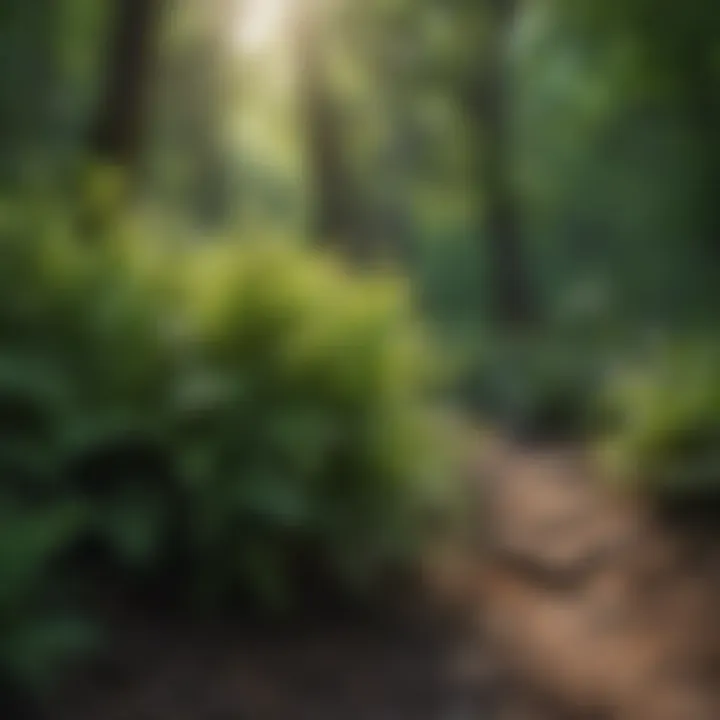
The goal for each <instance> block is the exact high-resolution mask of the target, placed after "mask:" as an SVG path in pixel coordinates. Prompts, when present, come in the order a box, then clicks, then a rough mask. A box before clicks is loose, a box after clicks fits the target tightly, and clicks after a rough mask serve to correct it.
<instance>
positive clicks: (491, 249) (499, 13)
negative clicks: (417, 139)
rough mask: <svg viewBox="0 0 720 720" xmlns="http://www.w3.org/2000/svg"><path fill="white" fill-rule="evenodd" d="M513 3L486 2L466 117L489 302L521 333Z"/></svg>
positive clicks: (524, 274) (531, 302)
mask: <svg viewBox="0 0 720 720" xmlns="http://www.w3.org/2000/svg"><path fill="white" fill-rule="evenodd" d="M516 6H517V0H485V8H486V13H487V17H488V19H489V24H490V32H489V33H488V37H487V41H486V43H485V44H484V47H483V56H482V57H481V59H480V60H479V62H478V73H477V75H475V77H474V78H472V80H471V85H470V88H469V98H468V99H469V103H468V106H469V114H470V116H471V121H472V122H473V123H474V125H475V127H476V129H477V133H478V136H479V138H480V142H481V143H482V145H481V148H480V153H479V155H480V162H479V167H478V182H479V184H480V187H481V192H482V196H483V203H482V207H483V223H482V227H483V230H484V233H483V234H484V236H485V243H486V252H487V264H488V271H489V272H488V277H489V280H488V282H489V286H490V289H491V297H490V303H491V308H492V316H493V318H494V320H495V321H496V322H497V323H498V324H499V325H500V326H501V327H504V328H510V327H513V328H518V329H519V328H524V327H528V326H529V325H531V324H532V323H533V321H534V320H535V318H536V315H537V306H536V302H535V297H534V295H535V293H534V291H533V288H532V281H531V277H530V275H531V273H530V270H529V267H528V259H527V255H526V251H525V248H524V245H523V238H522V228H521V217H522V216H521V209H520V207H519V204H518V199H517V196H516V192H515V188H514V186H513V181H512V178H511V168H512V152H513V146H512V145H513V144H512V120H513V117H512V102H511V97H510V89H511V87H510V80H509V78H510V75H509V69H508V67H507V48H508V43H509V39H510V35H511V32H512V29H513V24H514V20H515V10H516Z"/></svg>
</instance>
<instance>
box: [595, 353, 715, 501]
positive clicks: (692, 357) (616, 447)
mask: <svg viewBox="0 0 720 720" xmlns="http://www.w3.org/2000/svg"><path fill="white" fill-rule="evenodd" d="M719 361H720V348H719V347H718V346H717V345H713V344H712V343H709V342H708V340H707V339H705V340H701V341H698V340H695V341H684V342H675V343H672V344H669V345H667V346H666V347H664V348H661V349H660V350H659V351H656V352H655V353H654V355H653V356H652V357H650V358H648V357H644V358H642V359H641V362H640V363H636V364H634V365H632V366H630V367H629V368H625V369H624V370H623V371H622V372H618V375H617V377H616V378H615V380H614V381H613V382H612V383H610V386H609V389H608V392H607V397H606V402H607V406H608V408H609V410H610V412H612V414H613V416H614V417H615V421H616V429H615V431H614V432H613V433H612V434H611V435H610V436H609V437H608V438H607V439H606V440H605V442H604V444H603V457H604V458H605V460H606V461H607V463H608V465H609V467H610V468H611V469H612V470H613V472H614V473H615V475H616V477H618V478H619V479H621V480H623V479H624V480H625V481H627V482H634V483H637V484H638V485H639V486H640V487H642V488H646V489H648V490H649V491H651V492H652V493H654V494H657V495H659V496H667V497H669V498H672V497H683V496H697V497H702V496H706V497H710V496H711V495H714V494H716V493H717V491H718V489H720V485H719V483H720V454H719V450H720V362H719Z"/></svg>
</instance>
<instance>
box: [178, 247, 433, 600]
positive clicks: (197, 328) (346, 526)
mask: <svg viewBox="0 0 720 720" xmlns="http://www.w3.org/2000/svg"><path fill="white" fill-rule="evenodd" d="M187 260H188V261H187V264H186V266H185V272H184V273H183V274H182V276H183V280H184V283H183V292H182V302H181V305H182V313H181V315H182V318H183V322H184V323H185V332H186V333H187V336H188V337H189V338H191V339H192V345H193V347H194V353H193V355H194V356H193V358H192V364H193V365H194V366H195V367H196V368H198V369H200V372H201V373H202V372H204V373H205V376H204V379H205V381H206V382H205V383H204V387H203V383H202V381H203V376H202V374H199V373H198V372H196V373H190V374H189V375H188V376H187V378H186V380H188V381H190V380H192V381H194V382H195V383H196V390H195V393H196V397H195V398H194V399H193V402H192V403H191V404H190V405H189V406H187V409H186V411H185V412H184V414H183V418H184V419H183V422H182V423H181V424H180V425H179V427H178V433H179V436H178V439H177V443H176V446H177V447H178V448H179V449H180V457H181V460H182V464H183V467H184V468H185V469H186V472H187V477H188V478H189V487H190V492H191V495H192V497H193V500H192V504H193V506H194V508H195V517H194V518H193V520H194V531H193V538H194V542H195V544H196V550H197V551H198V552H199V553H200V554H201V555H202V556H205V557H206V560H205V562H204V563H203V565H204V566H205V567H206V568H207V569H208V571H210V572H214V573H215V581H218V582H220V583H221V584H222V583H225V582H232V581H234V580H237V579H243V578H244V579H245V580H246V581H247V579H248V578H249V579H250V581H251V582H250V584H251V585H252V586H256V587H258V588H261V587H264V588H267V592H278V591H280V588H281V587H283V585H285V581H286V580H287V577H288V573H287V569H286V568H287V565H288V563H292V561H293V555H292V552H291V549H292V546H293V545H294V546H295V547H298V546H303V545H304V546H311V547H312V548H313V549H314V550H313V554H314V556H315V557H316V559H317V561H318V562H319V563H320V564H327V565H328V569H329V571H330V572H331V573H332V574H333V575H334V576H336V577H343V578H345V579H353V580H358V579H359V578H360V577H361V575H362V574H363V573H364V572H365V571H368V570H369V569H371V568H373V567H375V566H376V564H377V563H378V562H379V561H381V560H386V559H387V558H388V557H390V556H392V555H393V554H396V553H397V552H398V551H402V550H404V549H405V548H404V545H406V544H407V543H408V542H411V541H412V540H413V538H414V537H415V531H416V530H417V529H418V528H417V527H415V524H416V522H417V520H418V518H419V517H420V515H419V514H418V512H417V511H418V507H417V504H418V502H419V501H420V500H422V499H424V494H425V493H427V491H428V490H429V487H428V486H427V485H425V486H424V485H423V478H425V477H427V476H428V475H429V476H430V478H432V477H433V473H434V471H435V468H434V466H433V462H434V458H433V455H432V451H431V448H432V445H433V443H432V441H431V438H430V437H429V431H430V428H429V425H428V421H429V417H428V413H427V407H428V401H429V400H430V397H429V395H428V392H429V391H430V390H431V389H432V387H433V383H434V377H433V375H434V372H435V370H436V367H435V366H436V362H435V359H434V358H433V354H432V351H431V349H430V347H429V345H428V344H427V343H426V342H425V339H424V338H423V335H422V333H421V332H420V329H419V327H417V325H416V320H415V319H414V317H413V315H412V310H411V304H410V302H409V296H408V292H407V289H406V288H403V287H402V285H401V284H400V283H399V282H397V281H394V280H390V279H387V278H378V277H375V278H366V279H362V280H361V279H357V278H351V277H350V276H349V275H348V274H347V273H346V272H344V271H343V270H342V269H341V268H340V267H339V266H336V265H334V264H333V263H332V262H331V261H330V260H327V259H322V258H319V257H314V256H312V255H309V254H307V252H306V251H302V250H298V249H291V248H288V247H286V246H282V245H272V244H271V245H265V246H254V247H248V248H245V249H243V251H242V252H238V251H237V249H236V248H232V247H222V246H220V247H215V248H209V249H206V250H204V251H202V252H197V251H196V252H193V253H191V254H190V256H189V257H188V259H187ZM185 390H186V391H187V393H192V391H193V388H190V387H186V388H185ZM190 399H192V398H188V400H190ZM428 450H430V452H428ZM228 564H229V565H230V566H231V567H227V565H228ZM233 576H236V577H233ZM285 590H287V587H285Z"/></svg>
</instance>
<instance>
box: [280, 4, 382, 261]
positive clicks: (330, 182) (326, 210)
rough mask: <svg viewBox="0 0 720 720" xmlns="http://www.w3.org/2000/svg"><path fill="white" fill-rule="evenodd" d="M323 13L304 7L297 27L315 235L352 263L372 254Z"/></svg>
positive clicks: (296, 18)
mask: <svg viewBox="0 0 720 720" xmlns="http://www.w3.org/2000/svg"><path fill="white" fill-rule="evenodd" d="M319 9H320V5H319V4H318V3H317V2H308V3H303V5H302V8H299V9H298V12H297V13H296V15H295V23H294V25H295V43H296V52H297V58H298V63H297V66H298V95H299V102H300V106H301V118H302V122H303V130H304V132H305V139H306V148H307V151H306V155H307V164H308V171H309V175H310V181H311V182H312V184H313V201H314V202H313V210H312V213H311V223H310V224H311V231H312V234H313V236H314V237H316V238H317V240H318V241H319V243H320V244H322V245H324V246H327V247H330V248H333V249H336V250H338V251H340V252H341V253H342V254H343V255H345V256H346V257H347V258H349V259H350V260H351V261H354V262H365V261H367V260H369V259H370V256H371V255H372V252H371V248H369V247H368V245H367V244H366V243H365V242H364V238H362V237H361V233H360V232H359V227H360V210H359V207H358V195H357V192H358V190H357V188H356V187H355V185H354V182H353V179H352V173H351V170H350V168H349V165H348V158H347V154H346V152H345V139H344V138H343V137H342V132H341V122H340V117H339V114H338V107H337V105H336V104H335V102H334V98H333V95H332V91H331V87H330V84H329V81H328V75H327V64H326V62H325V57H324V54H323V52H322V48H323V42H322V35H323V25H322V14H321V13H320V12H319Z"/></svg>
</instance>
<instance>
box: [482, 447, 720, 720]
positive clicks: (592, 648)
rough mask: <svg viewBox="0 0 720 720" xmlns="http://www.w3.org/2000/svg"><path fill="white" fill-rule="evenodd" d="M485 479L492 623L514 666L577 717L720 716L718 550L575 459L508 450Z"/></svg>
mask: <svg viewBox="0 0 720 720" xmlns="http://www.w3.org/2000/svg"><path fill="white" fill-rule="evenodd" d="M479 476H480V479H481V483H482V485H481V495H482V498H483V502H484V503H485V505H484V513H483V515H484V518H485V532H484V535H485V537H484V544H485V548H486V564H485V568H486V572H485V580H484V583H483V585H482V590H483V592H482V598H483V602H482V608H483V610H482V617H481V620H482V624H483V626H484V628H485V631H486V633H487V634H488V635H489V637H491V638H492V640H493V644H494V646H495V647H496V648H497V649H498V652H500V653H501V654H502V657H503V659H504V661H505V663H506V665H507V667H508V668H511V669H512V671H513V672H514V673H515V674H516V675H517V676H518V677H520V678H522V680H523V682H526V683H527V684H529V685H530V686H532V687H534V688H535V689H536V690H537V691H538V692H540V693H542V694H547V695H550V696H552V697H553V698H555V699H556V700H558V701H560V702H561V704H563V705H564V706H565V707H567V708H568V709H570V710H572V711H575V712H576V713H577V717H588V718H608V719H610V718H612V720H717V719H718V718H720V702H719V700H720V698H719V697H718V690H719V688H720V685H719V683H718V681H719V680H720V675H719V674H718V669H719V668H720V665H719V663H718V660H719V657H718V656H719V654H720V642H719V640H720V634H719V633H718V625H719V623H718V617H717V611H718V609H720V604H718V600H719V599H720V593H719V592H718V590H719V589H720V552H718V549H719V548H718V544H717V542H715V541H714V540H709V539H708V538H701V539H700V540H698V541H695V540H694V539H693V538H692V537H690V535H689V534H688V533H687V530H686V531H685V532H684V533H681V534H673V533H671V532H670V531H669V530H668V529H667V528H661V527H659V526H658V524H657V523H654V522H653V521H652V520H651V519H650V518H649V517H648V516H647V514H645V513H644V512H643V511H642V509H641V508H640V507H638V506H637V505H633V504H632V503H630V502H629V501H628V500H627V499H623V498H621V497H618V496H613V495H612V494H611V493H610V492H608V491H607V490H604V489H603V485H602V484H601V483H599V482H597V481H596V480H595V479H594V478H593V476H592V469H591V468H590V467H589V466H588V465H587V464H585V463H584V462H583V459H582V457H580V456H579V455H578V454H577V453H573V452H570V451H562V450H554V451H550V450H534V451H533V450H527V449H524V450H519V449H518V448H513V447H511V446H508V445H503V444H501V443H497V444H496V445H495V447H494V449H493V451H491V452H490V453H488V454H487V455H486V456H485V457H484V459H483V462H482V464H481V467H480V468H479ZM716 539H717V538H715V540H716Z"/></svg>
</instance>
